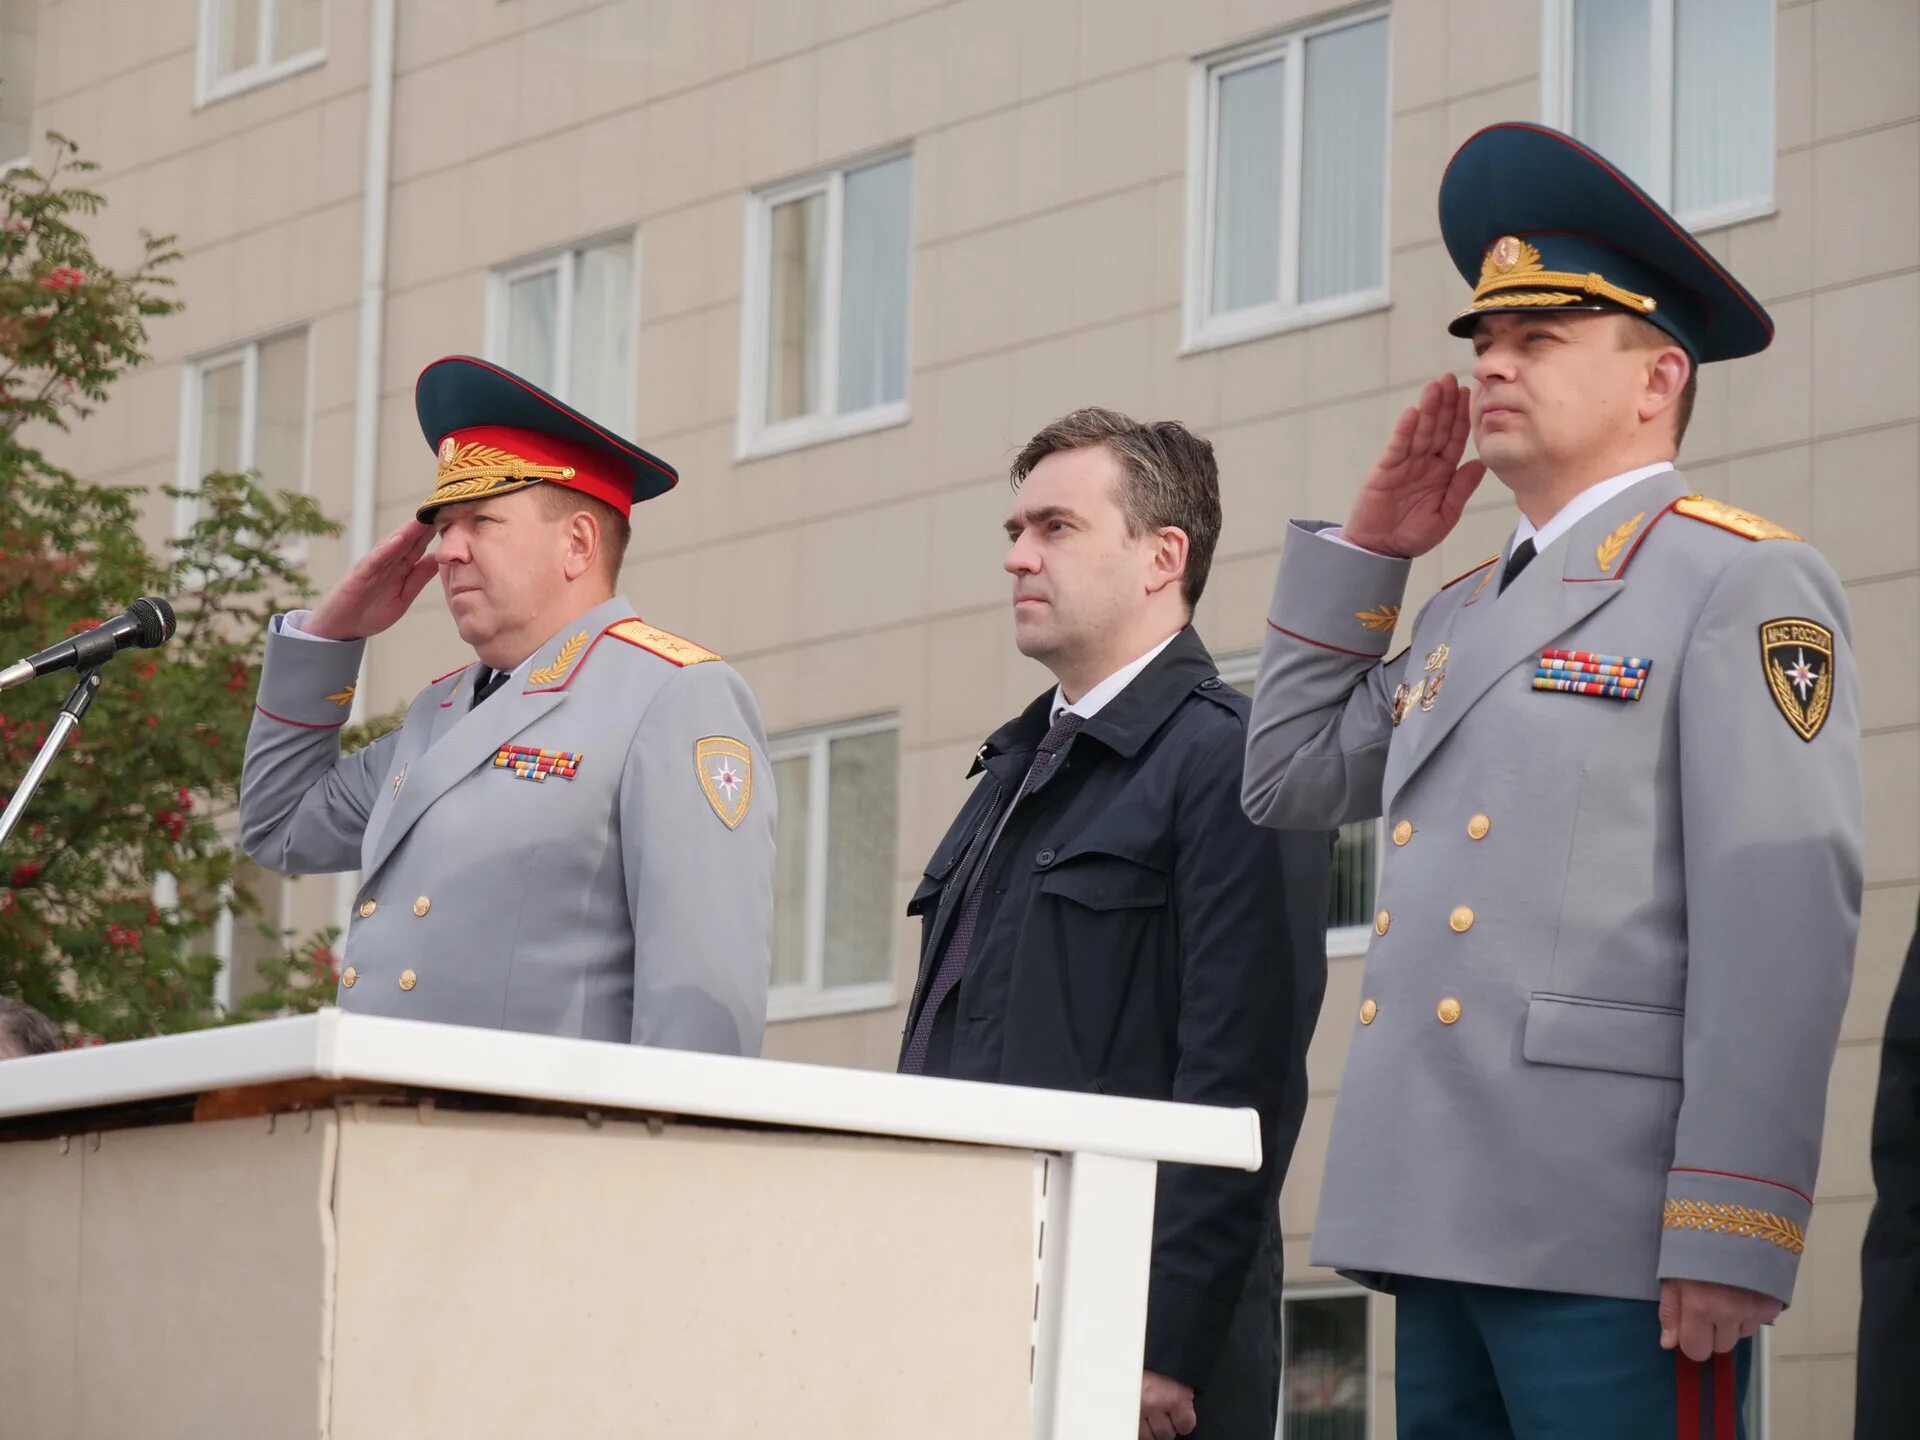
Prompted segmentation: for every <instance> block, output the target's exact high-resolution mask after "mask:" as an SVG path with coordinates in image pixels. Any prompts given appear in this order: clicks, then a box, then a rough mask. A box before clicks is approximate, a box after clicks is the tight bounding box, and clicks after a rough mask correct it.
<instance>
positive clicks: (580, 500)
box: [533, 481, 633, 584]
mask: <svg viewBox="0 0 1920 1440" xmlns="http://www.w3.org/2000/svg"><path fill="white" fill-rule="evenodd" d="M533 488H534V491H535V492H536V493H537V494H538V495H539V497H540V513H541V514H542V515H545V516H546V517H547V519H549V520H564V519H565V518H566V517H567V516H569V515H572V514H575V513H577V512H578V511H581V510H584V511H586V512H587V513H588V514H589V515H591V516H593V518H594V519H595V520H597V521H598V522H599V523H600V551H601V554H602V555H604V556H605V557H606V560H607V562H608V563H607V567H606V576H607V579H608V581H609V582H612V583H615V584H617V583H619V579H620V566H621V565H622V564H623V563H625V561H626V558H627V542H628V541H630V540H632V539H633V524H632V522H631V521H629V520H628V519H627V517H626V516H624V515H622V514H621V513H620V512H619V511H618V510H616V509H614V508H613V506H611V505H609V504H607V502H606V501H604V500H600V499H596V498H595V497H594V496H592V495H588V494H586V493H585V492H583V491H580V490H569V489H568V488H567V487H566V486H564V485H550V484H548V483H547V482H545V481H542V482H541V483H540V484H538V485H535V486H534V487H533Z"/></svg>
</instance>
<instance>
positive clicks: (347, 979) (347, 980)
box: [340, 965, 360, 990]
mask: <svg viewBox="0 0 1920 1440" xmlns="http://www.w3.org/2000/svg"><path fill="white" fill-rule="evenodd" d="M359 978H360V972H359V971H358V970H356V969H354V968H353V966H351V965H349V966H347V968H346V969H344V970H342V971H341V972H340V983H341V984H342V985H344V986H346V987H347V989H349V990H351V989H352V988H353V982H354V981H356V980H358V979H359Z"/></svg>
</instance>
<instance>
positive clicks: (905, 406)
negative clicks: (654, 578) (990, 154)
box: [734, 146, 919, 460]
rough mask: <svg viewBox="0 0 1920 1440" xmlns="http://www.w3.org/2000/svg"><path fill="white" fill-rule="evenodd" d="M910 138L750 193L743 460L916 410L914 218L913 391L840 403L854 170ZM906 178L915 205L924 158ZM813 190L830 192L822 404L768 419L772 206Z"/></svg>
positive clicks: (907, 346)
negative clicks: (843, 291)
mask: <svg viewBox="0 0 1920 1440" xmlns="http://www.w3.org/2000/svg"><path fill="white" fill-rule="evenodd" d="M913 158H914V153H913V150H912V148H911V147H910V146H895V147H893V148H890V149H887V150H880V151H876V152H875V153H873V154H870V155H862V156H860V157H859V158H857V159H853V160H849V161H847V162H846V163H844V164H842V165H839V166H836V167H835V168H834V169H832V170H824V171H815V172H813V173H812V174H810V175H807V176H804V177H802V178H800V179H797V180H788V181H784V182H783V183H781V184H778V185H771V186H768V187H767V188H766V189H764V190H756V191H754V192H753V193H752V194H751V195H749V196H748V197H747V218H746V242H745V249H746V258H745V267H746V273H745V275H744V276H743V277H742V280H741V296H742V299H743V302H744V303H742V305H741V307H740V356H741V362H742V363H741V368H740V420H739V426H738V433H737V435H736V437H735V442H734V458H735V459H736V460H753V459H758V458H759V457H761V456H766V455H779V454H783V453H785V452H786V451H789V450H798V449H800V448H802V447H803V446H807V445H819V444H823V443H824V442H826V441H829V440H842V439H845V438H846V437H847V436H849V435H865V434H868V433H870V432H872V431H874V430H884V429H886V428H888V427H889V426H893V425H904V424H906V423H907V420H908V418H909V403H908V402H909V400H910V398H911V390H912V383H913V304H912V301H913V272H914V249H915V246H914V243H913V233H912V226H911V219H909V227H908V236H907V301H908V304H907V333H906V336H905V343H904V347H903V352H902V353H903V360H902V364H903V366H904V368H905V373H904V376H903V380H904V381H905V383H906V385H907V387H908V391H909V394H908V395H906V396H903V397H902V398H900V399H898V400H889V401H886V402H884V403H882V404H879V405H870V406H868V407H867V408H866V409H865V410H856V411H854V412H853V413H852V414H850V415H841V414H839V413H837V412H838V410H839V403H840V271H841V268H842V265H841V262H842V259H843V250H844V246H843V239H844V237H843V233H842V226H843V223H844V220H845V210H846V188H847V174H848V172H849V171H853V170H865V169H867V168H868V167H869V166H873V165H884V164H886V163H887V162H888V161H889V160H902V159H906V160H911V159H913ZM911 170H912V173H911V174H910V175H909V177H908V180H907V212H908V215H909V217H911V216H912V213H913V205H914V196H915V191H916V186H917V184H918V182H919V166H918V164H917V163H916V164H914V165H913V166H912V167H911ZM809 195H825V196H826V197H827V224H826V242H825V243H826V261H825V266H824V269H825V275H824V283H823V285H822V287H821V297H820V314H821V317H822V324H823V325H824V327H825V331H826V333H825V334H824V335H823V336H822V337H821V346H820V385H821V392H820V410H819V412H818V413H816V414H812V415H797V416H795V417H794V418H793V419H791V420H781V421H777V422H775V423H773V424H768V423H767V421H766V420H765V419H764V418H763V417H764V416H765V415H766V413H767V349H768V347H767V322H768V318H769V317H768V314H767V306H768V304H769V301H770V298H771V297H770V290H771V277H770V275H769V273H768V272H769V270H770V269H771V268H772V267H771V264H770V260H771V255H772V246H773V211H774V208H775V207H776V206H778V205H784V204H786V203H787V202H788V201H791V200H801V199H805V198H806V197H807V196H809Z"/></svg>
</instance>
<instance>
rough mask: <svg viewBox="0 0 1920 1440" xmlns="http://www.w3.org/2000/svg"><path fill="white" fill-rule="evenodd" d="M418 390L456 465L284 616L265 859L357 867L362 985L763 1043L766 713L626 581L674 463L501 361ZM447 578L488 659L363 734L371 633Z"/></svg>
mask: <svg viewBox="0 0 1920 1440" xmlns="http://www.w3.org/2000/svg"><path fill="white" fill-rule="evenodd" d="M415 401H416V407H417V409H418V411H419V416H420V423H421V428H422V429H423V430H424V431H425V432H426V437H427V442H428V444H429V445H431V446H433V447H434V448H435V450H436V452H437V455H438V459H439V469H438V472H437V475H436V477H435V485H434V489H433V492H432V494H431V495H430V496H429V497H428V498H427V500H426V502H425V503H424V504H422V505H421V506H420V508H419V511H418V518H417V520H416V521H415V522H413V523H410V524H408V525H406V526H404V527H402V529H401V530H399V531H398V532H396V533H395V534H394V535H392V536H390V537H388V539H387V540H385V541H384V542H382V543H381V544H380V545H379V546H378V547H376V548H375V549H374V550H373V551H371V552H370V553H369V554H368V555H367V556H366V557H365V558H364V559H362V560H361V561H360V562H359V563H358V564H356V565H355V566H354V568H353V569H352V570H351V571H349V572H348V574H347V575H346V577H345V578H344V579H343V580H341V582H340V583H339V584H338V585H337V586H335V587H334V589H333V590H332V591H331V592H329V593H328V595H327V596H326V598H325V599H323V600H322V601H321V602H320V604H319V605H318V606H316V607H315V608H314V609H313V610H312V611H311V612H306V613H300V612H296V613H294V614H293V615H289V616H278V617H276V618H275V621H274V625H273V633H272V634H271V635H270V636H269V637H268V639H267V654H266V664H265V667H264V670H263V672H262V674H261V679H260V694H259V700H258V708H257V711H256V714H255V716H254V723H253V728H252V731H251V732H250V734H249V735H248V737H247V757H246V768H245V773H244V776H243V779H242V784H241V794H240V828H241V840H242V843H243V844H244V846H245V848H246V851H247V853H248V854H249V855H251V856H252V857H253V858H254V859H255V860H257V861H258V862H260V863H261V864H263V865H265V866H267V867H268V868H270V869H273V870H279V871H286V872H297V873H302V874H311V873H316V872H325V871H341V870H354V869H358V870H359V871H360V872H361V875H362V888H361V891H360V894H359V896H358V897H357V899H356V901H355V907H354V912H353V920H352V923H351V928H350V929H349V931H348V934H347V939H346V949H345V956H344V958H345V960H346V961H347V966H346V968H345V969H344V970H343V971H342V972H341V976H340V1005H341V1007H342V1008H343V1009H347V1010H354V1011H364V1012H368V1013H373V1014H380V1015H397V1016H402V1017H405V1018H408V1019H417V1020H437V1021H444V1022H448V1023H452V1024H460V1025H480V1026H492V1027H496V1028H500V1029H507V1030H524V1031H534V1032H538V1033H542V1034H548V1035H565V1036H576V1037H581V1038H584V1039H590V1040H621V1041H628V1040H630V1041H632V1042H634V1043H636V1044H650V1045H663V1046H670V1047H674V1048H678V1049H688V1050H707V1051H715V1052H719V1053H725V1054H735V1055H756V1054H758V1053H759V1050H760V1042H761V1036H762V1033H763V1031H764V1028H765V1022H766V993H767V976H768V963H769V955H770V942H771V927H772V906H773V834H774V795H773V786H772V774H771V770H770V767H769V766H768V764H767V760H766V737H765V735H764V734H763V732H762V729H761V724H760V717H759V713H758V711H757V710H756V708H755V706H754V702H753V697H752V695H751V694H750V693H749V692H748V690H747V687H746V684H745V682H744V681H742V680H741V678H740V676H739V675H738V674H737V673H736V672H735V671H734V670H733V669H732V668H731V667H729V666H727V665H725V664H723V663H720V659H719V657H718V656H717V655H714V654H712V653H711V652H709V651H706V650H703V649H701V648H700V647H699V646H697V645H694V644H691V643H689V642H688V641H685V640H682V639H680V638H679V637H677V636H674V635H670V634H668V633H667V632H665V631H662V630H656V629H654V628H653V627H652V626H650V625H647V624H645V623H644V622H643V621H641V620H640V619H638V618H637V617H636V616H635V615H634V612H633V607H632V606H631V605H629V604H628V603H627V602H626V601H625V600H622V599H620V598H619V597H617V596H616V595H615V594H614V585H615V580H616V576H617V575H618V572H619V566H620V559H621V555H622V553H623V552H624V550H625V548H626V538H627V534H628V516H629V512H630V510H631V508H632V505H633V503H634V502H635V501H638V500H646V499H650V498H652V497H653V496H656V495H660V494H663V493H664V492H665V491H667V490H668V489H670V488H671V487H672V486H673V484H674V483H675V480H676V478H677V477H676V476H675V474H674V472H673V470H672V469H671V468H670V467H669V466H667V465H666V464H665V463H664V462H663V461H661V460H659V459H657V458H656V457H654V456H652V455H649V454H648V453H647V452H646V451H644V450H642V449H640V448H639V447H638V446H636V445H633V444H631V443H629V442H628V441H626V440H623V439H621V438H620V437H618V436H616V435H613V434H612V433H611V432H609V431H607V430H605V429H603V428H602V427H601V426H599V425H597V424H595V423H594V422H593V421H592V420H589V419H588V418H587V417H585V416H584V415H581V414H579V413H578V412H576V411H574V410H572V409H569V408H568V407H567V406H565V405H562V404H561V403H560V402H559V401H558V400H555V399H554V398H553V397H552V396H550V395H547V394H545V393H544V392H543V391H541V390H539V389H537V388H536V387H534V386H532V385H529V384H528V383H527V382H526V381H524V380H522V379H520V378H519V377H518V376H515V375H512V374H510V373H508V372H507V371H504V370H501V369H499V368H498V367H495V366H492V365H489V364H487V363H486V362H484V361H480V360H473V359H469V358H467V357H464V356H454V357H450V358H448V359H445V360H440V361H437V362H435V363H434V364H433V365H430V366H429V367H428V368H427V369H426V371H425V372H424V373H422V375H421V377H420V381H419V384H418V387H417V389H416V394H415ZM436 540H437V542H438V548H437V549H435V550H432V553H429V551H430V548H431V547H433V546H434V544H435V542H436ZM436 573H437V574H438V576H439V578H440V581H441V586H442V589H443V590H444V591H445V594H446V598H447V606H448V609H449V610H450V611H451V613H452V616H453V620H454V624H455V626H456V628H457V629H458V630H459V632H460V637H461V639H462V640H464V641H465V642H466V643H467V644H468V645H470V646H471V647H472V649H473V651H474V655H475V657H476V663H473V664H468V665H464V666H462V667H460V668H459V669H457V670H455V671H453V672H451V673H450V674H447V675H443V676H441V677H440V678H439V679H437V680H435V681H433V682H432V683H430V684H429V685H427V686H426V688H425V689H423V690H422V691H421V692H420V693H419V695H418V696H417V697H416V698H415V699H414V701H413V704H412V706H411V707H410V708H409V709H408V711H407V716H406V721H405V723H404V724H402V725H401V727H400V728H399V729H398V730H396V731H394V732H393V733H391V734H389V735H386V736H384V737H383V738H382V739H380V740H379V741H377V742H375V743H374V744H372V745H370V746H368V747H367V748H365V749H363V750H360V751H357V752H355V753H354V754H351V755H342V754H341V753H340V743H339V730H340V726H341V725H342V723H343V722H344V721H345V719H346V716H347V714H348V712H349V707H350V706H351V704H352V701H353V692H354V687H355V682H356V677H357V676H358V674H359V670H360V661H361V653H362V651H363V649H364V642H365V641H366V639H367V637H369V636H371V635H375V634H378V633H380V632H381V631H383V630H385V629H387V628H388V627H390V626H391V625H393V624H394V623H395V622H396V621H397V620H399V618H400V617H401V616H402V615H403V614H405V613H406V611H407V608H408V607H409V606H410V605H411V604H412V603H413V601H414V599H415V597H416V596H417V595H418V594H419V593H420V591H421V590H422V589H423V588H424V587H425V585H426V584H427V582H428V581H429V580H431V579H432V578H433V577H434V576H435V574H436Z"/></svg>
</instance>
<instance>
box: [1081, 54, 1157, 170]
mask: <svg viewBox="0 0 1920 1440" xmlns="http://www.w3.org/2000/svg"><path fill="white" fill-rule="evenodd" d="M1155 90H1156V87H1155V84H1154V78H1153V72H1152V71H1150V70H1135V71H1131V72H1129V73H1127V74H1122V75H1115V76H1113V77H1112V78H1111V79H1107V80H1097V81H1090V82H1086V83H1083V84H1082V85H1081V86H1080V88H1079V89H1077V90H1075V91H1074V108H1073V131H1072V134H1073V181H1072V185H1071V187H1070V190H1069V194H1070V195H1071V196H1072V197H1073V198H1075V199H1090V198H1092V197H1093V196H1095V195H1105V194H1108V193H1110V192H1112V191H1115V190H1124V189H1127V188H1128V187H1130V186H1134V185H1138V184H1140V183H1141V182H1142V181H1143V180H1149V179H1153V178H1156V177H1154V176H1152V175H1150V174H1146V173H1143V171H1144V170H1145V168H1146V167H1145V166H1144V164H1143V162H1144V161H1145V160H1146V159H1147V158H1148V157H1150V156H1151V155H1152V154H1153V152H1154V147H1155V134H1156V118H1157V113H1158V112H1157V109H1156V106H1155Z"/></svg>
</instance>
